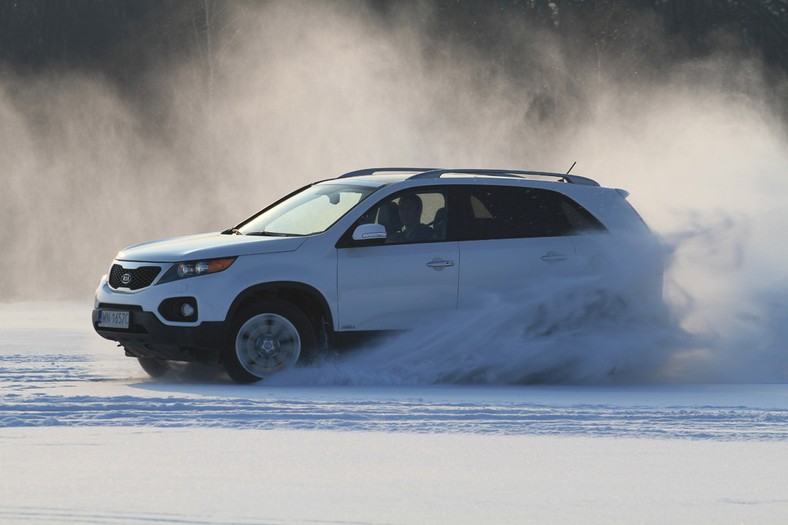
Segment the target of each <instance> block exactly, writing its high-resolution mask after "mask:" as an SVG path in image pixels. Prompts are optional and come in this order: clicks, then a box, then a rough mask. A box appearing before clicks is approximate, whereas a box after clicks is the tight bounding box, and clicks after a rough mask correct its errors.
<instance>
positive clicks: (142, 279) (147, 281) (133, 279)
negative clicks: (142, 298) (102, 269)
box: [109, 264, 161, 290]
mask: <svg viewBox="0 0 788 525" xmlns="http://www.w3.org/2000/svg"><path fill="white" fill-rule="evenodd" d="M159 272H161V267H160V266H140V267H139V268H134V269H131V268H123V266H121V265H119V264H113V265H112V269H111V270H110V271H109V285H110V286H111V287H112V288H116V289H117V288H128V289H129V290H139V289H140V288H145V287H146V286H150V285H151V283H152V282H153V280H154V279H155V278H156V276H157V275H159ZM124 275H128V277H127V278H126V280H128V282H123V281H124V278H123V276H124Z"/></svg>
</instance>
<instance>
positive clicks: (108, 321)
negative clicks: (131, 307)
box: [98, 310, 129, 328]
mask: <svg viewBox="0 0 788 525" xmlns="http://www.w3.org/2000/svg"><path fill="white" fill-rule="evenodd" d="M98 325H99V326H100V327H101V328H128V327H129V312H122V311H119V310H99V316H98Z"/></svg>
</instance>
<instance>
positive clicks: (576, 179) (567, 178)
mask: <svg viewBox="0 0 788 525" xmlns="http://www.w3.org/2000/svg"><path fill="white" fill-rule="evenodd" d="M446 173H457V174H460V175H483V176H487V177H516V178H521V179H524V178H526V177H522V175H528V176H530V177H550V178H554V179H558V180H560V181H564V182H568V183H570V184H583V185H585V186H599V183H598V182H597V181H595V180H593V179H589V178H588V177H581V176H580V175H568V174H565V173H550V172H547V171H523V170H499V169H494V170H488V169H459V170H448V169H439V170H430V171H424V172H422V173H419V174H417V175H413V176H412V177H410V178H411V179H437V178H440V176H441V175H444V174H446Z"/></svg>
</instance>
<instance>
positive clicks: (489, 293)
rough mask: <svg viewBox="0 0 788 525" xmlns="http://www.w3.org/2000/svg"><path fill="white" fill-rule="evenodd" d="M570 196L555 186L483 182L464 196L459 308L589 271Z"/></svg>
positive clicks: (460, 247) (474, 305)
mask: <svg viewBox="0 0 788 525" xmlns="http://www.w3.org/2000/svg"><path fill="white" fill-rule="evenodd" d="M565 199H566V198H565V197H564V196H563V195H561V194H559V193H557V192H553V191H550V190H544V189H540V188H526V187H522V186H493V185H478V186H467V187H465V188H464V190H463V193H462V196H461V197H460V203H461V204H460V206H461V209H462V212H463V214H462V218H463V221H462V225H463V226H462V229H461V233H460V242H459V250H460V260H461V261H462V267H461V271H460V281H459V283H460V284H459V293H458V304H459V308H460V309H468V308H476V307H478V306H479V304H480V303H482V302H484V301H487V300H490V299H496V298H501V297H504V298H505V297H507V296H512V295H516V294H517V293H520V292H521V291H522V290H525V289H527V288H530V287H534V288H533V289H534V290H537V289H540V288H541V287H543V285H546V284H547V283H557V282H560V280H561V279H564V278H573V277H577V276H580V275H582V274H584V273H586V272H587V261H584V260H583V259H582V258H580V257H578V255H577V253H576V249H575V244H574V243H573V241H572V237H571V235H572V234H573V233H574V227H573V224H572V220H573V219H572V217H571V216H568V215H567V213H566V212H565V210H564V209H563V208H564V207H565V203H564V200H565ZM569 202H570V203H571V201H569Z"/></svg>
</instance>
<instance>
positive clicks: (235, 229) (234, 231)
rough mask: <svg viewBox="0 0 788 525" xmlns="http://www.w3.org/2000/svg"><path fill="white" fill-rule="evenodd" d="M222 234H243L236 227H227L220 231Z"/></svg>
mask: <svg viewBox="0 0 788 525" xmlns="http://www.w3.org/2000/svg"><path fill="white" fill-rule="evenodd" d="M222 235H243V233H241V230H239V229H238V228H228V229H226V230H224V231H223V232H222Z"/></svg>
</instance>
